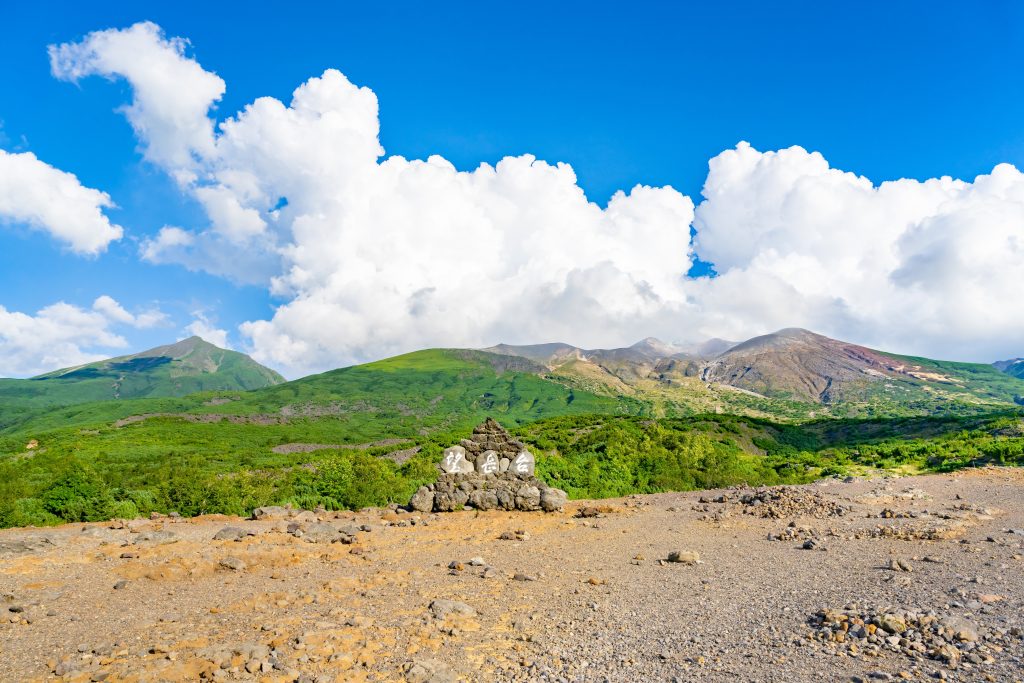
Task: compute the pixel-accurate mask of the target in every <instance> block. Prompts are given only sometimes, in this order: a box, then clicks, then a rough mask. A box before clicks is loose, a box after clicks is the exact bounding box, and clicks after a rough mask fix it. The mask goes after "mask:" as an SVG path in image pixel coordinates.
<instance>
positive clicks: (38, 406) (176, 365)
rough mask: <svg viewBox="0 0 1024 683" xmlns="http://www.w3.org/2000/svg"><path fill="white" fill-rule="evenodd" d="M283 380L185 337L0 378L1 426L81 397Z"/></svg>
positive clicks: (236, 387) (237, 387)
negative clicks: (37, 372) (90, 360)
mask: <svg viewBox="0 0 1024 683" xmlns="http://www.w3.org/2000/svg"><path fill="white" fill-rule="evenodd" d="M282 382H284V378H283V377H281V375H279V374H278V373H276V372H274V371H273V370H271V369H269V368H266V367H264V366H262V365H260V364H259V363H257V362H256V361H254V360H253V359H252V358H249V356H246V355H245V354H242V353H238V352H237V351H229V350H227V349H222V348H220V347H218V346H214V345H213V344H211V343H209V342H207V341H204V340H203V339H201V338H199V337H189V338H188V339H183V340H181V341H178V342H175V343H174V344H168V345H166V346H158V347H156V348H154V349H149V350H148V351H143V352H141V353H135V354H132V355H129V356H119V357H117V358H110V359H107V360H101V361H97V362H95V363H87V364H85V365H79V366H76V367H71V368H64V369H61V370H55V371H53V372H49V373H46V374H44V375H39V376H37V377H32V378H30V379H0V429H2V428H4V427H7V426H10V425H11V424H16V423H19V422H21V421H23V420H25V419H27V418H29V417H31V416H32V415H35V414H38V413H40V412H43V411H48V410H53V409H55V408H59V407H64V406H71V405H76V404H81V403H91V402H96V401H110V400H124V399H134V398H155V397H178V396H185V395H188V394H193V393H196V392H200V391H248V390H251V389H262V388H264V387H269V386H273V385H275V384H280V383H282Z"/></svg>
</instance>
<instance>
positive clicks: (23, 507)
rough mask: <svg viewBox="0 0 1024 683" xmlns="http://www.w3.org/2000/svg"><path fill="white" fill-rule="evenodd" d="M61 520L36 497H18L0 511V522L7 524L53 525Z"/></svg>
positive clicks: (7, 525)
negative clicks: (7, 507) (8, 506)
mask: <svg viewBox="0 0 1024 683" xmlns="http://www.w3.org/2000/svg"><path fill="white" fill-rule="evenodd" d="M62 521H63V520H61V519H60V518H59V517H57V516H56V515H54V514H53V513H51V512H49V511H48V510H47V509H46V508H45V507H44V506H43V501H41V500H39V499H38V498H19V499H18V500H16V501H14V503H13V504H12V505H11V506H10V508H9V509H7V510H3V511H0V524H2V526H5V527H9V526H53V525H55V524H60V523H61V522H62Z"/></svg>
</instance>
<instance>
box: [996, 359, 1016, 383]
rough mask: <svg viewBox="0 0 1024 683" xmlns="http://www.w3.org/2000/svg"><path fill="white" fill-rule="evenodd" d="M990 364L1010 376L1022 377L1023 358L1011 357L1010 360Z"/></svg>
mask: <svg viewBox="0 0 1024 683" xmlns="http://www.w3.org/2000/svg"><path fill="white" fill-rule="evenodd" d="M992 365H993V366H994V367H995V368H996V370H999V371H1000V372H1004V373H1006V374H1007V375H1010V376H1011V377H1017V378H1020V379H1024V358H1011V359H1010V360H1001V361H996V362H995V363H993V364H992Z"/></svg>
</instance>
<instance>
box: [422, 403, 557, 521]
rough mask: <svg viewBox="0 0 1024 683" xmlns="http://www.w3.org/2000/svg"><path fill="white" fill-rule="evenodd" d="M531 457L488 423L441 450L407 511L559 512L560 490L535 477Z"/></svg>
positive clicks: (501, 431)
mask: <svg viewBox="0 0 1024 683" xmlns="http://www.w3.org/2000/svg"><path fill="white" fill-rule="evenodd" d="M534 465H535V461H534V457H533V454H532V453H530V451H528V450H527V449H526V446H525V445H524V444H523V443H522V442H520V441H517V440H515V439H513V438H512V437H511V436H509V433H508V432H506V431H505V429H504V428H503V427H502V426H501V425H500V424H498V423H497V422H496V421H494V420H493V419H491V418H487V420H486V421H485V422H484V423H483V424H481V425H478V426H477V427H476V428H475V429H473V434H472V436H470V438H468V439H463V440H462V441H461V442H460V443H459V445H458V446H452V447H450V448H446V449H445V451H444V454H443V455H442V457H441V462H440V463H439V464H438V468H439V469H440V470H441V473H440V475H439V476H438V478H437V481H435V482H434V483H433V484H430V485H429V486H421V487H420V488H419V490H418V491H416V493H415V494H413V497H412V500H410V501H409V507H411V508H412V509H413V510H416V511H418V512H450V511H453V510H462V509H464V508H466V507H470V508H476V509H477V510H544V511H545V512H554V511H557V510H561V509H562V507H563V506H564V505H565V503H566V501H567V500H568V496H566V494H565V491H562V490H561V489H556V488H552V487H550V486H548V485H547V484H545V483H544V482H543V481H541V480H540V479H538V478H537V477H536V476H535V475H534Z"/></svg>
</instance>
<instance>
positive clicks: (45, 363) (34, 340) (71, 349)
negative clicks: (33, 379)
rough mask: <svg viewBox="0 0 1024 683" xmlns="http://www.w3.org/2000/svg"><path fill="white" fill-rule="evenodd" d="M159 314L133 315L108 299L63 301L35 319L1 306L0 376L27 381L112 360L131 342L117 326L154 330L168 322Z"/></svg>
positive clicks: (45, 309) (44, 309) (44, 310)
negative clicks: (87, 303) (87, 302)
mask: <svg viewBox="0 0 1024 683" xmlns="http://www.w3.org/2000/svg"><path fill="white" fill-rule="evenodd" d="M165 319H166V316H165V315H164V314H163V313H162V312H161V311H159V310H158V309H155V308H154V309H150V310H147V311H144V312H142V313H140V314H137V315H133V314H132V313H129V312H128V311H127V310H125V309H124V307H123V306H121V304H119V303H118V302H117V301H116V300H114V299H113V298H111V297H109V296H106V295H103V296H100V297H99V298H97V299H96V301H94V302H93V305H92V307H91V308H82V307H79V306H75V305H72V304H68V303H66V302H63V301H58V302H57V303H55V304H51V305H49V306H46V307H45V308H43V309H41V310H39V311H37V312H36V313H35V314H34V315H31V314H28V313H22V312H20V311H11V310H8V309H7V308H5V307H4V306H2V305H0V377H27V376H32V375H37V374H41V373H44V372H50V371H52V370H57V369H59V368H65V367H72V366H75V365H81V364H83V363H89V362H92V361H96V360H100V359H102V358H107V357H108V356H110V355H112V353H111V350H112V349H117V350H122V349H125V348H126V347H127V346H128V342H127V341H126V340H125V339H124V337H122V336H121V335H120V334H118V333H117V332H116V330H115V328H116V327H118V326H125V325H127V326H130V327H135V328H142V327H152V326H154V325H158V324H161V323H163V322H164V321H165Z"/></svg>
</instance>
